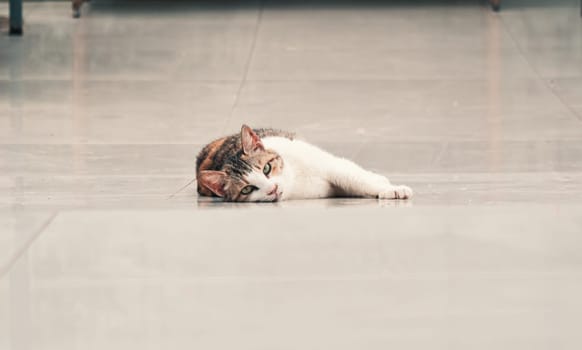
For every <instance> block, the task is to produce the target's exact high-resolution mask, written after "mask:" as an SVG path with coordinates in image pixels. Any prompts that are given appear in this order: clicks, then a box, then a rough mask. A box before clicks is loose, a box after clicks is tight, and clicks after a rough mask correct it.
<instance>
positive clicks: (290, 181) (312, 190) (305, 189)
mask: <svg viewBox="0 0 582 350" xmlns="http://www.w3.org/2000/svg"><path fill="white" fill-rule="evenodd" d="M263 144H264V145H265V147H266V148H270V149H272V150H274V151H275V152H277V153H278V154H279V155H280V156H281V157H282V158H283V161H284V166H285V168H284V170H283V173H282V175H281V182H282V186H283V188H284V192H283V198H284V199H302V198H326V197H330V196H332V195H333V187H332V185H331V184H330V182H329V181H328V179H327V176H326V166H327V165H326V162H327V161H328V160H327V159H326V158H327V155H328V154H327V153H326V152H324V151H322V150H321V149H319V148H317V147H315V146H313V145H310V144H308V143H306V142H303V141H296V140H289V139H286V138H282V137H266V138H264V139H263Z"/></svg>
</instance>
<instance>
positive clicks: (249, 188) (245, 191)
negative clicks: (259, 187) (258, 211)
mask: <svg viewBox="0 0 582 350" xmlns="http://www.w3.org/2000/svg"><path fill="white" fill-rule="evenodd" d="M255 189H256V187H255V186H251V185H249V186H245V187H244V188H243V189H242V190H241V191H240V193H241V194H244V195H245V196H246V195H247V194H250V193H251V192H253V191H254V190H255Z"/></svg>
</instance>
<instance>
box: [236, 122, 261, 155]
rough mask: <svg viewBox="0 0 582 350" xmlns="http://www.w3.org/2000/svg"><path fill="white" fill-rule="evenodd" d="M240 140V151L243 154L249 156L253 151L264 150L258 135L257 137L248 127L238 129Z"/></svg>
mask: <svg viewBox="0 0 582 350" xmlns="http://www.w3.org/2000/svg"><path fill="white" fill-rule="evenodd" d="M240 138H241V143H242V149H243V152H244V153H245V154H251V153H253V152H255V151H258V150H264V149H265V147H263V143H262V142H261V139H260V138H259V135H257V134H256V133H255V132H254V131H253V129H251V128H250V127H249V126H248V125H243V126H242V128H241V129H240Z"/></svg>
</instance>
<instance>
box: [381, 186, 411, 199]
mask: <svg viewBox="0 0 582 350" xmlns="http://www.w3.org/2000/svg"><path fill="white" fill-rule="evenodd" d="M410 198H412V189H410V187H408V186H392V187H390V188H388V189H387V190H385V191H382V192H380V193H379V194H378V199H410Z"/></svg>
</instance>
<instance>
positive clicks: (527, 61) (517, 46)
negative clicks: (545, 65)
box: [499, 15, 582, 122]
mask: <svg viewBox="0 0 582 350" xmlns="http://www.w3.org/2000/svg"><path fill="white" fill-rule="evenodd" d="M499 19H500V21H501V24H502V25H503V29H504V30H505V32H506V33H507V35H508V36H509V38H510V39H511V41H512V42H513V44H514V45H515V48H516V49H517V51H518V52H519V54H520V55H521V57H522V58H523V60H524V61H525V62H526V63H527V64H528V66H529V67H530V68H531V70H532V71H533V72H534V73H535V75H536V77H537V78H538V79H539V80H541V82H542V84H543V85H544V86H545V87H546V89H548V90H549V91H550V93H551V94H552V96H554V97H555V98H556V99H557V100H558V101H559V102H560V104H562V106H564V107H566V109H567V110H568V111H569V112H570V114H572V115H573V116H574V118H575V119H576V120H578V121H580V122H582V115H580V114H579V113H578V112H577V111H576V110H575V109H574V108H572V107H571V106H570V105H568V104H567V103H566V102H565V101H564V99H563V98H562V97H560V96H559V95H558V94H557V93H556V90H554V89H553V88H552V86H551V84H549V83H548V81H547V80H546V79H545V78H544V77H542V75H541V74H540V72H538V70H537V69H536V68H535V67H534V65H533V64H532V63H531V62H530V60H528V59H527V56H526V55H525V52H524V51H523V49H522V48H521V46H520V45H519V43H518V42H517V40H516V39H515V37H514V36H513V33H512V32H511V30H510V29H509V28H508V26H507V25H506V24H505V21H504V20H503V17H502V16H501V15H499Z"/></svg>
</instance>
